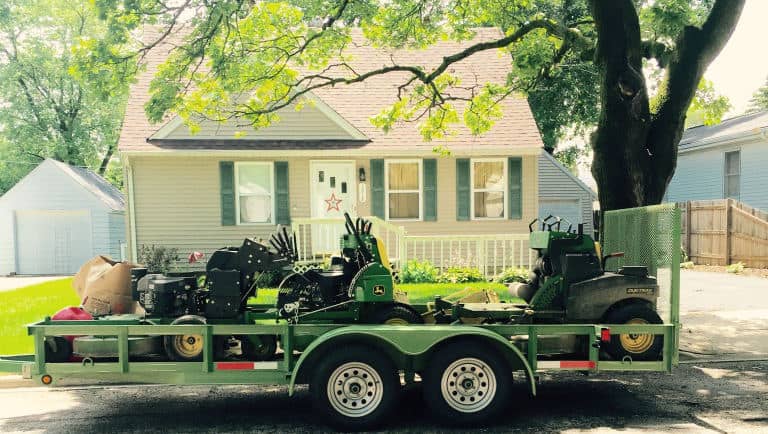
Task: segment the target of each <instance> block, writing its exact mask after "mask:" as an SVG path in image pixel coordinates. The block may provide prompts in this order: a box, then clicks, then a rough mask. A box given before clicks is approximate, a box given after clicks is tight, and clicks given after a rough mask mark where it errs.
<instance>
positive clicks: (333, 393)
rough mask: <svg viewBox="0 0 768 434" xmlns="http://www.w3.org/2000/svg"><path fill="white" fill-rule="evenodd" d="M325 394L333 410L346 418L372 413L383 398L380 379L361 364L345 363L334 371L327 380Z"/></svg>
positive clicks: (371, 368) (373, 370)
mask: <svg viewBox="0 0 768 434" xmlns="http://www.w3.org/2000/svg"><path fill="white" fill-rule="evenodd" d="M327 392H328V401H330V403H331V406H332V407H333V409H334V410H336V411H337V412H338V413H339V414H342V415H344V416H347V417H363V416H367V415H369V414H371V413H373V412H374V411H375V410H376V409H377V408H378V407H379V404H381V401H382V399H383V397H384V389H383V385H382V383H381V376H379V373H378V372H376V370H375V369H373V367H371V366H370V365H368V364H365V363H362V362H347V363H344V364H343V365H341V366H339V367H338V368H336V370H334V371H333V372H332V373H331V376H330V377H329V378H328V387H327Z"/></svg>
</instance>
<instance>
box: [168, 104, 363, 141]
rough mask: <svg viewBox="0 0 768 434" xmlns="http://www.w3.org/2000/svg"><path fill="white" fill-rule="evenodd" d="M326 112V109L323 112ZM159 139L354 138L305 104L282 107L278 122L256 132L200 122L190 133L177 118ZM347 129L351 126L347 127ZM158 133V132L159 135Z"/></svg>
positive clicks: (322, 113) (237, 127) (228, 124)
mask: <svg viewBox="0 0 768 434" xmlns="http://www.w3.org/2000/svg"><path fill="white" fill-rule="evenodd" d="M326 110H330V109H326ZM171 122H172V124H170V125H168V126H167V127H164V128H163V129H166V128H167V129H168V130H169V131H166V133H167V135H165V137H163V138H164V139H169V140H179V139H182V140H183V139H187V140H206V139H225V140H233V139H235V137H239V138H242V139H252V140H253V139H255V140H265V139H274V140H307V139H314V140H349V139H353V138H354V137H353V136H352V134H350V132H349V131H348V130H345V128H344V127H343V126H342V125H341V124H340V123H339V122H337V121H336V120H334V119H331V118H330V117H329V116H328V115H326V113H324V112H323V110H321V109H320V108H319V107H317V106H311V105H307V106H305V107H304V108H303V109H301V110H296V107H295V105H292V106H289V107H286V108H285V109H282V110H280V111H279V112H278V120H277V121H275V122H273V123H272V124H271V125H269V126H268V127H265V128H261V129H258V130H255V129H253V127H251V126H250V125H242V124H241V125H238V124H237V123H236V122H226V123H219V122H215V121H210V120H205V121H202V122H200V124H199V126H200V130H199V131H198V132H196V133H195V134H193V133H192V132H191V131H190V129H189V127H188V126H187V125H185V124H184V123H183V122H180V119H178V118H177V119H174V120H173V121H171ZM348 128H351V127H348ZM161 133H162V130H161V132H160V133H158V134H161Z"/></svg>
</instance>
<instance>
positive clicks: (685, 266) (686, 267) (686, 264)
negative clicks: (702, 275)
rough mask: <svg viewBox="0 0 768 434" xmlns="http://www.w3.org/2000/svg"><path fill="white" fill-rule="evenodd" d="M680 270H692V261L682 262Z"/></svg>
mask: <svg viewBox="0 0 768 434" xmlns="http://www.w3.org/2000/svg"><path fill="white" fill-rule="evenodd" d="M680 268H682V269H683V270H691V269H693V262H691V261H688V262H681V263H680Z"/></svg>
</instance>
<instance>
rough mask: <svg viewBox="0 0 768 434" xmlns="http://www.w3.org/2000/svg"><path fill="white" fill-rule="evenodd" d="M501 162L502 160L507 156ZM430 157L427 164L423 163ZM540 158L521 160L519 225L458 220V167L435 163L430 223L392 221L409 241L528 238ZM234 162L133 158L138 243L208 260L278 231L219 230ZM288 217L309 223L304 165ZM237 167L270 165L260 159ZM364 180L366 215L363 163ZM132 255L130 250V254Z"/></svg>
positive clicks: (360, 162) (359, 162) (293, 165)
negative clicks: (228, 169)
mask: <svg viewBox="0 0 768 434" xmlns="http://www.w3.org/2000/svg"><path fill="white" fill-rule="evenodd" d="M504 157H505V158H506V156H504ZM427 158H432V157H431V156H430V157H427ZM537 158H538V157H537V156H535V155H530V156H524V157H523V218H522V219H520V220H495V221H461V222H459V221H456V160H455V159H454V158H440V157H438V164H437V177H438V189H437V190H438V197H437V201H438V202H437V211H438V212H437V216H438V220H437V221H435V222H395V224H397V225H399V226H403V227H404V228H405V229H406V230H407V231H408V233H409V234H413V235H429V234H432V235H452V234H488V235H490V234H500V233H501V234H507V233H527V231H528V228H527V224H528V222H529V221H530V220H532V219H533V218H535V216H536V210H537V207H538V200H537V194H538V183H537V170H538V168H537ZM220 160H232V159H231V158H205V157H180V156H179V157H172V158H164V157H132V158H131V160H130V166H131V168H132V170H133V184H134V185H133V187H134V191H133V198H134V203H133V205H134V210H135V223H136V244H137V246H141V245H152V244H155V245H163V246H167V247H174V248H177V249H178V250H179V255H180V257H181V258H182V259H183V258H185V257H186V255H187V254H188V253H189V252H191V251H194V250H198V251H202V252H204V253H206V254H207V255H210V253H212V252H213V251H214V250H216V249H218V248H220V247H223V246H226V245H240V244H241V243H242V240H243V238H245V237H256V238H263V239H266V238H268V237H269V235H270V234H272V233H273V232H274V231H275V228H276V227H275V225H247V226H222V225H221V215H220V210H221V208H220V206H221V205H220V190H219V161H220ZM280 160H282V161H288V171H289V194H290V202H291V218H306V217H310V206H309V205H310V204H309V194H310V188H309V161H310V159H309V158H286V159H280ZM235 161H271V160H265V159H259V158H251V159H243V158H240V159H235ZM355 162H356V169H359V168H364V169H365V171H366V174H367V176H368V177H369V178H368V181H366V188H368V199H369V200H368V201H367V202H366V203H358V207H357V213H358V214H359V215H369V214H370V168H369V160H368V159H356V160H355ZM129 251H130V250H129Z"/></svg>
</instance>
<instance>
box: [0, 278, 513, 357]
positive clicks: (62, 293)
mask: <svg viewBox="0 0 768 434" xmlns="http://www.w3.org/2000/svg"><path fill="white" fill-rule="evenodd" d="M467 287H470V288H477V289H486V288H487V289H493V290H495V291H496V292H497V293H498V294H499V296H500V297H501V299H502V300H506V301H519V300H517V299H514V298H513V297H511V296H510V295H509V292H508V291H507V287H506V286H504V285H502V284H499V283H485V282H476V283H459V284H454V283H416V284H402V285H398V286H397V289H399V290H401V291H405V292H407V293H408V298H409V299H410V301H411V303H426V302H427V301H431V300H433V299H434V297H435V296H436V295H442V296H447V295H450V294H452V293H454V292H457V291H461V290H462V289H464V288H467ZM276 297H277V289H275V288H264V289H260V290H259V293H258V297H257V298H256V299H255V300H254V299H252V300H251V302H255V303H262V304H272V303H274V302H275V299H276ZM79 304H80V301H79V300H78V298H77V296H76V295H75V291H74V290H73V289H72V279H62V280H56V281H52V282H46V283H42V284H39V285H32V286H27V287H24V288H19V289H15V290H13V291H7V292H0V306H2V316H1V317H0V354H27V353H32V351H33V348H32V338H31V337H30V336H27V330H26V327H25V325H27V324H29V323H33V322H36V321H40V320H42V319H43V318H45V317H46V316H53V314H55V313H56V312H58V311H59V310H60V309H62V308H65V307H68V306H78V305H79Z"/></svg>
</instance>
